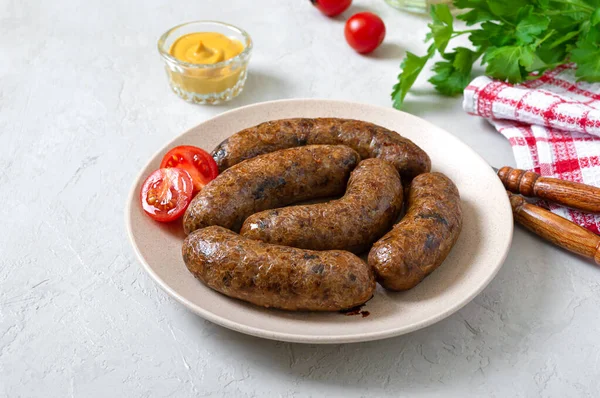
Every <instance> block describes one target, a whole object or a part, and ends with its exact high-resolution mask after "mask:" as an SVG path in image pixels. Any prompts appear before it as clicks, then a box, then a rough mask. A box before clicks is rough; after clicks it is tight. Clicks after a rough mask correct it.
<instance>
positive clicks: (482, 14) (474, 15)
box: [456, 8, 494, 26]
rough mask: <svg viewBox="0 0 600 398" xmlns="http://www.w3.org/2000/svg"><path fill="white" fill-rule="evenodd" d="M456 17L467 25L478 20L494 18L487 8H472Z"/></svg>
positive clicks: (483, 20)
mask: <svg viewBox="0 0 600 398" xmlns="http://www.w3.org/2000/svg"><path fill="white" fill-rule="evenodd" d="M456 18H457V19H460V20H461V21H464V22H465V23H466V24H467V26H472V25H475V24H477V23H479V22H485V21H489V20H491V19H494V16H493V15H492V13H491V12H489V11H487V10H479V9H476V8H474V9H472V10H471V11H468V12H466V13H464V14H460V15H458V16H457V17H456Z"/></svg>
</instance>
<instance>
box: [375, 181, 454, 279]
mask: <svg viewBox="0 0 600 398" xmlns="http://www.w3.org/2000/svg"><path fill="white" fill-rule="evenodd" d="M461 228H462V210H461V206H460V195H459V193H458V189H457V188H456V186H455V185H454V183H453V182H452V181H451V180H450V179H449V178H448V177H446V176H445V175H444V174H442V173H427V174H421V175H420V176H418V177H416V178H415V179H414V180H413V181H412V183H411V185H410V188H409V193H408V210H407V213H406V215H405V216H404V218H403V219H402V221H400V222H399V223H398V224H396V225H395V226H394V228H393V229H392V231H390V232H389V233H387V234H386V235H385V236H384V237H383V238H381V239H380V240H379V241H377V242H375V244H374V245H373V248H372V249H371V251H370V252H369V259H368V261H369V265H370V266H371V267H372V268H373V270H374V271H375V275H376V277H377V281H378V282H379V283H380V284H381V285H382V286H383V287H385V288H386V289H389V290H407V289H410V288H412V287H414V286H416V285H417V284H419V283H420V282H421V281H422V280H423V279H424V278H425V277H426V276H427V275H429V274H430V273H431V272H433V271H434V270H435V269H436V268H437V267H438V266H439V265H440V264H441V263H442V262H443V261H444V259H445V258H446V256H447V255H448V253H450V250H451V249H452V246H453V245H454V243H455V242H456V240H457V239H458V235H459V234H460V230H461Z"/></svg>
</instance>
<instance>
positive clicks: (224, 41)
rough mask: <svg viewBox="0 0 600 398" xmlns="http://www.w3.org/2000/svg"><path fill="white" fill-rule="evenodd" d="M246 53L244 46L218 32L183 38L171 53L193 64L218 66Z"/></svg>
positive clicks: (191, 34) (190, 34) (190, 35)
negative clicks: (219, 63)
mask: <svg viewBox="0 0 600 398" xmlns="http://www.w3.org/2000/svg"><path fill="white" fill-rule="evenodd" d="M242 51H244V45H243V44H242V43H241V42H239V41H237V40H234V39H230V38H229V37H227V36H225V35H223V34H221V33H216V32H197V33H189V34H187V35H184V36H181V37H180V38H179V39H177V40H175V42H174V43H173V44H172V45H171V48H170V50H169V53H170V54H171V55H172V56H174V57H175V58H177V59H179V60H181V61H184V62H189V63H191V64H216V63H218V62H223V61H226V60H228V59H230V58H233V57H235V56H236V55H238V54H239V53H241V52H242Z"/></svg>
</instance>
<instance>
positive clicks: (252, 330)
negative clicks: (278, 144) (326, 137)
mask: <svg viewBox="0 0 600 398" xmlns="http://www.w3.org/2000/svg"><path fill="white" fill-rule="evenodd" d="M294 102H315V103H322V102H327V103H331V104H341V105H344V104H345V105H353V106H356V105H360V106H364V107H367V108H372V109H376V110H380V111H386V112H388V111H391V109H389V108H387V107H383V106H380V105H372V104H365V103H361V102H356V101H344V100H331V99H320V98H294V99H280V100H273V101H264V102H257V103H253V104H249V105H245V106H241V107H238V108H234V109H230V110H228V111H225V112H221V113H218V114H217V115H214V116H212V117H209V118H207V119H205V120H203V121H202V122H200V123H199V124H197V125H195V126H193V127H191V128H189V129H187V130H185V131H184V132H182V133H180V134H178V135H176V136H175V137H173V138H171V139H170V140H168V141H167V142H166V143H165V144H164V145H162V146H161V147H160V149H158V150H157V151H155V152H154V154H153V155H152V156H151V157H150V158H149V160H148V161H146V162H145V163H144V165H143V166H142V167H141V169H140V171H139V172H138V173H137V174H136V177H135V179H134V181H133V184H132V186H131V188H130V189H129V194H128V195H127V199H126V200H127V202H126V204H125V214H124V216H125V227H126V230H127V237H128V239H129V243H130V244H131V246H132V248H133V250H134V253H135V255H136V257H137V259H138V261H139V262H140V263H141V264H142V267H143V269H144V270H145V271H146V272H147V273H148V274H149V275H150V277H151V278H152V280H153V281H154V282H156V283H157V284H158V285H159V286H160V287H161V289H162V290H164V291H165V292H166V293H167V294H168V295H169V296H171V297H172V298H174V299H175V300H176V301H178V302H179V303H181V304H183V305H184V306H185V307H186V308H187V309H189V310H191V311H192V312H193V313H195V314H196V315H198V316H200V317H202V318H204V319H206V320H208V321H210V322H213V323H215V324H217V325H219V326H222V327H225V328H228V329H231V330H234V331H237V332H240V333H244V334H248V335H251V336H255V337H260V338H265V339H269V340H275V341H285V342H291V343H304V344H346V343H359V342H367V341H374V340H382V339H387V338H391V337H396V336H400V335H403V334H407V333H411V332H414V331H416V330H419V329H423V328H425V327H427V326H430V325H432V324H434V323H437V322H439V321H441V320H443V319H445V318H447V317H449V316H450V315H452V314H454V313H455V312H457V311H459V310H460V309H461V308H463V307H464V306H465V305H467V304H468V303H470V302H471V301H472V300H473V299H474V298H475V297H477V296H478V295H479V294H480V293H481V292H482V291H483V289H485V288H486V287H487V286H488V285H489V284H490V282H491V281H492V280H493V279H494V278H495V277H496V275H497V274H498V272H499V271H500V268H502V265H503V264H504V262H505V261H506V257H507V256H508V253H509V251H510V248H511V244H512V239H513V233H514V223H509V231H508V232H509V233H508V234H507V235H506V237H507V239H506V241H507V242H506V245H505V249H504V251H503V253H502V255H500V256H499V257H498V259H499V260H498V261H497V262H496V264H494V271H493V272H492V273H490V274H489V275H488V276H487V278H486V279H485V280H484V281H483V283H481V284H480V286H479V287H478V288H477V289H475V290H474V291H473V292H471V294H469V295H467V296H465V297H464V298H463V299H462V300H460V301H457V302H456V303H453V304H452V305H451V306H449V307H447V308H445V309H444V311H442V312H441V313H438V314H435V315H432V316H430V317H429V318H427V319H425V320H422V321H420V322H416V323H413V324H411V325H408V326H400V327H397V328H388V329H386V330H382V331H375V332H366V333H355V334H348V335H338V336H312V335H304V334H296V333H286V332H274V331H271V330H268V329H261V328H257V327H254V326H248V325H245V324H242V323H239V322H236V321H232V320H230V319H227V318H225V317H222V316H220V315H217V314H215V313H212V312H210V311H207V310H205V309H203V308H202V307H200V306H198V305H196V304H194V303H192V302H191V301H189V300H188V299H186V298H185V297H183V296H182V295H181V294H179V293H178V292H177V291H175V290H174V289H172V288H171V287H170V286H169V285H168V284H167V283H166V282H165V281H164V280H163V279H161V278H160V277H159V276H158V275H157V274H156V273H155V272H154V270H153V269H152V267H151V266H150V265H149V264H148V263H147V262H146V260H145V259H144V256H143V255H142V253H141V252H140V249H139V248H138V245H137V244H136V241H135V239H134V236H133V231H132V225H131V214H132V207H131V206H132V203H134V198H135V196H138V195H137V189H136V188H137V185H138V182H139V181H140V179H141V178H143V175H144V171H145V170H146V168H147V167H148V166H149V165H150V163H151V162H152V161H153V159H154V158H156V157H157V156H158V154H160V153H161V152H162V151H163V150H164V149H165V148H166V147H168V146H169V145H170V144H172V143H173V142H174V141H176V140H177V139H178V138H179V137H181V136H182V135H185V134H188V133H189V132H190V131H192V130H194V129H196V128H198V126H200V125H201V124H204V123H206V122H208V121H210V120H214V119H217V118H220V117H224V116H226V115H228V114H230V113H234V112H239V111H242V110H245V109H248V108H253V107H257V106H265V105H266V106H268V105H274V104H280V103H294ZM394 111H395V112H400V113H402V114H404V115H405V116H408V117H409V118H414V119H418V120H419V121H420V122H422V123H426V124H429V125H431V126H432V127H434V128H436V129H439V130H442V131H444V132H445V133H446V134H447V135H448V136H449V137H450V139H454V140H455V141H457V142H458V143H460V144H462V145H463V146H464V147H465V149H466V150H468V151H470V153H471V154H472V155H474V156H475V157H477V158H479V159H480V160H481V161H482V162H484V163H485V164H486V165H488V166H489V163H488V162H487V161H486V160H485V159H484V158H483V157H482V156H481V155H479V154H478V153H477V152H475V150H473V148H471V147H470V146H469V145H467V144H466V143H465V142H463V141H462V140H461V139H459V138H458V137H456V136H455V135H454V134H452V133H450V132H448V131H446V130H445V129H444V128H442V127H439V126H436V125H434V124H432V123H431V122H429V121H427V120H425V119H423V118H420V117H418V116H415V115H412V114H410V113H407V112H403V111H399V110H394ZM492 171H493V170H492V167H491V166H490V172H492ZM498 184H501V182H500V180H499V179H498ZM504 205H505V207H507V208H508V209H509V210H510V211H511V212H512V209H511V208H510V201H509V200H508V197H506V200H505V201H504Z"/></svg>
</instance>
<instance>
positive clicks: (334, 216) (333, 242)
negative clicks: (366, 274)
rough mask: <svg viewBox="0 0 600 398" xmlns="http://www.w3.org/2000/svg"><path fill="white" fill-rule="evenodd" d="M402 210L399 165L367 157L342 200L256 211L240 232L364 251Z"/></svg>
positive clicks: (298, 243)
mask: <svg viewBox="0 0 600 398" xmlns="http://www.w3.org/2000/svg"><path fill="white" fill-rule="evenodd" d="M401 209H402V183H401V182H400V176H399V175H398V172H397V171H396V169H395V168H394V167H393V166H392V165H390V164H389V163H387V162H385V161H383V160H381V159H366V160H363V161H362V162H360V163H359V165H358V167H357V168H356V169H354V171H353V172H352V174H351V175H350V179H349V180H348V188H347V189H346V194H345V195H344V196H343V197H342V198H341V199H338V200H333V201H330V202H326V203H318V204H311V205H301V206H291V207H284V208H280V209H273V210H266V211H263V212H260V213H256V214H253V215H251V216H250V217H248V218H247V219H246V221H245V222H244V224H243V225H242V230H241V232H240V234H241V235H243V236H246V237H248V238H251V239H257V240H261V241H263V242H267V243H273V244H278V245H286V246H292V247H299V248H302V249H311V250H332V249H339V250H348V251H351V252H354V253H361V252H363V251H364V250H366V249H367V248H368V247H370V245H371V244H372V243H373V242H374V241H376V240H377V239H379V238H380V237H381V236H382V235H383V234H385V233H386V232H387V231H389V230H390V228H391V226H392V225H393V223H394V221H396V218H397V217H398V214H399V213H400V210H401Z"/></svg>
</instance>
